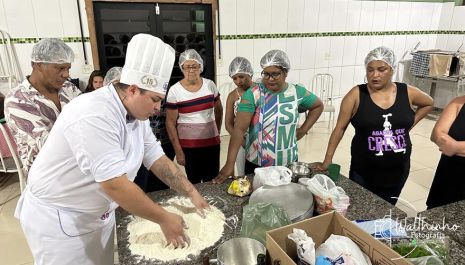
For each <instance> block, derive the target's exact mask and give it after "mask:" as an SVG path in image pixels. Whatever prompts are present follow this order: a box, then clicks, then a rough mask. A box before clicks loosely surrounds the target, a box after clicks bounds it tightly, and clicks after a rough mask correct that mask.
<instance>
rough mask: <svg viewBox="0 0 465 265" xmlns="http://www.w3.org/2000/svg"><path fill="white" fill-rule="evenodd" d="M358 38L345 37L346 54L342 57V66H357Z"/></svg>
mask: <svg viewBox="0 0 465 265" xmlns="http://www.w3.org/2000/svg"><path fill="white" fill-rule="evenodd" d="M357 42H358V37H357V36H345V37H344V54H343V56H342V65H355V57H356V56H357Z"/></svg>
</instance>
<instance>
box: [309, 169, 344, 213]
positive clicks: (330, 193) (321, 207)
mask: <svg viewBox="0 0 465 265" xmlns="http://www.w3.org/2000/svg"><path fill="white" fill-rule="evenodd" d="M307 188H308V189H309V190H310V191H311V192H312V193H313V197H314V198H315V211H316V212H317V213H319V214H323V213H326V212H328V211H332V210H336V211H337V212H338V213H340V214H342V215H344V216H345V215H346V214H347V208H348V207H349V205H350V199H349V196H347V194H346V193H345V191H344V189H342V188H341V187H338V186H336V184H334V182H333V181H332V180H331V179H330V178H329V177H328V176H326V175H323V174H316V175H315V176H313V178H311V179H310V180H308V182H307Z"/></svg>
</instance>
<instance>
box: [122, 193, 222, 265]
mask: <svg viewBox="0 0 465 265" xmlns="http://www.w3.org/2000/svg"><path fill="white" fill-rule="evenodd" d="M163 208H164V209H165V210H167V211H169V212H172V213H176V214H178V215H180V216H181V217H182V218H183V219H184V221H185V222H186V224H187V226H188V227H189V228H188V229H186V230H185V232H186V234H187V236H189V238H190V240H191V244H190V246H189V247H186V248H178V249H175V248H174V247H173V246H172V245H170V246H169V247H165V246H166V239H165V236H164V235H163V233H162V231H161V229H160V226H159V225H158V224H156V223H153V222H151V221H148V220H145V219H143V218H140V217H135V218H134V220H133V221H131V222H130V223H129V224H128V227H127V229H128V231H129V249H130V250H131V253H132V254H133V255H140V256H144V257H145V258H146V259H157V260H161V261H172V260H178V261H181V260H187V259H188V256H189V255H194V256H197V255H199V254H200V252H201V251H202V250H203V249H205V248H207V247H210V246H213V245H214V244H215V243H216V242H217V241H218V240H219V239H220V238H221V236H222V235H223V230H224V220H225V216H224V214H223V213H222V212H221V211H220V210H218V208H216V207H214V206H210V208H211V210H208V211H205V213H206V218H205V219H203V218H202V217H200V216H199V215H198V214H197V212H196V208H195V206H194V205H193V204H192V203H191V201H190V199H188V198H185V197H174V198H172V199H170V200H168V201H166V203H164V204H163Z"/></svg>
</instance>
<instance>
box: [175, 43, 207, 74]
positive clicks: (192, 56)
mask: <svg viewBox="0 0 465 265" xmlns="http://www.w3.org/2000/svg"><path fill="white" fill-rule="evenodd" d="M189 60H192V61H196V62H197V63H198V64H200V72H203V60H202V57H200V54H199V53H198V52H197V51H196V50H194V49H189V50H185V51H184V52H182V53H181V54H180V55H179V67H181V69H182V65H183V64H184V63H185V62H186V61H189Z"/></svg>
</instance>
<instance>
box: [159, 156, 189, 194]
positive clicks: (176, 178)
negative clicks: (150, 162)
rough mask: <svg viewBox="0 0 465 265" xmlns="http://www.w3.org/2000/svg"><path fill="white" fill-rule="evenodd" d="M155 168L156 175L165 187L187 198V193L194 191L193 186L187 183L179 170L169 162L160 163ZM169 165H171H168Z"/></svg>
mask: <svg viewBox="0 0 465 265" xmlns="http://www.w3.org/2000/svg"><path fill="white" fill-rule="evenodd" d="M160 162H161V163H159V165H157V168H156V175H157V176H158V177H159V178H160V180H162V181H163V182H164V183H165V184H166V185H168V186H169V187H170V188H172V189H173V190H175V191H176V192H178V193H180V194H181V195H184V196H189V193H190V192H191V191H192V190H193V189H194V186H193V185H192V184H191V183H190V182H189V181H188V179H187V178H186V177H185V176H184V174H183V173H182V172H181V169H180V168H179V167H178V166H176V165H174V164H171V163H169V162H171V161H169V162H168V161H160ZM170 164H171V165H170Z"/></svg>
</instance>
